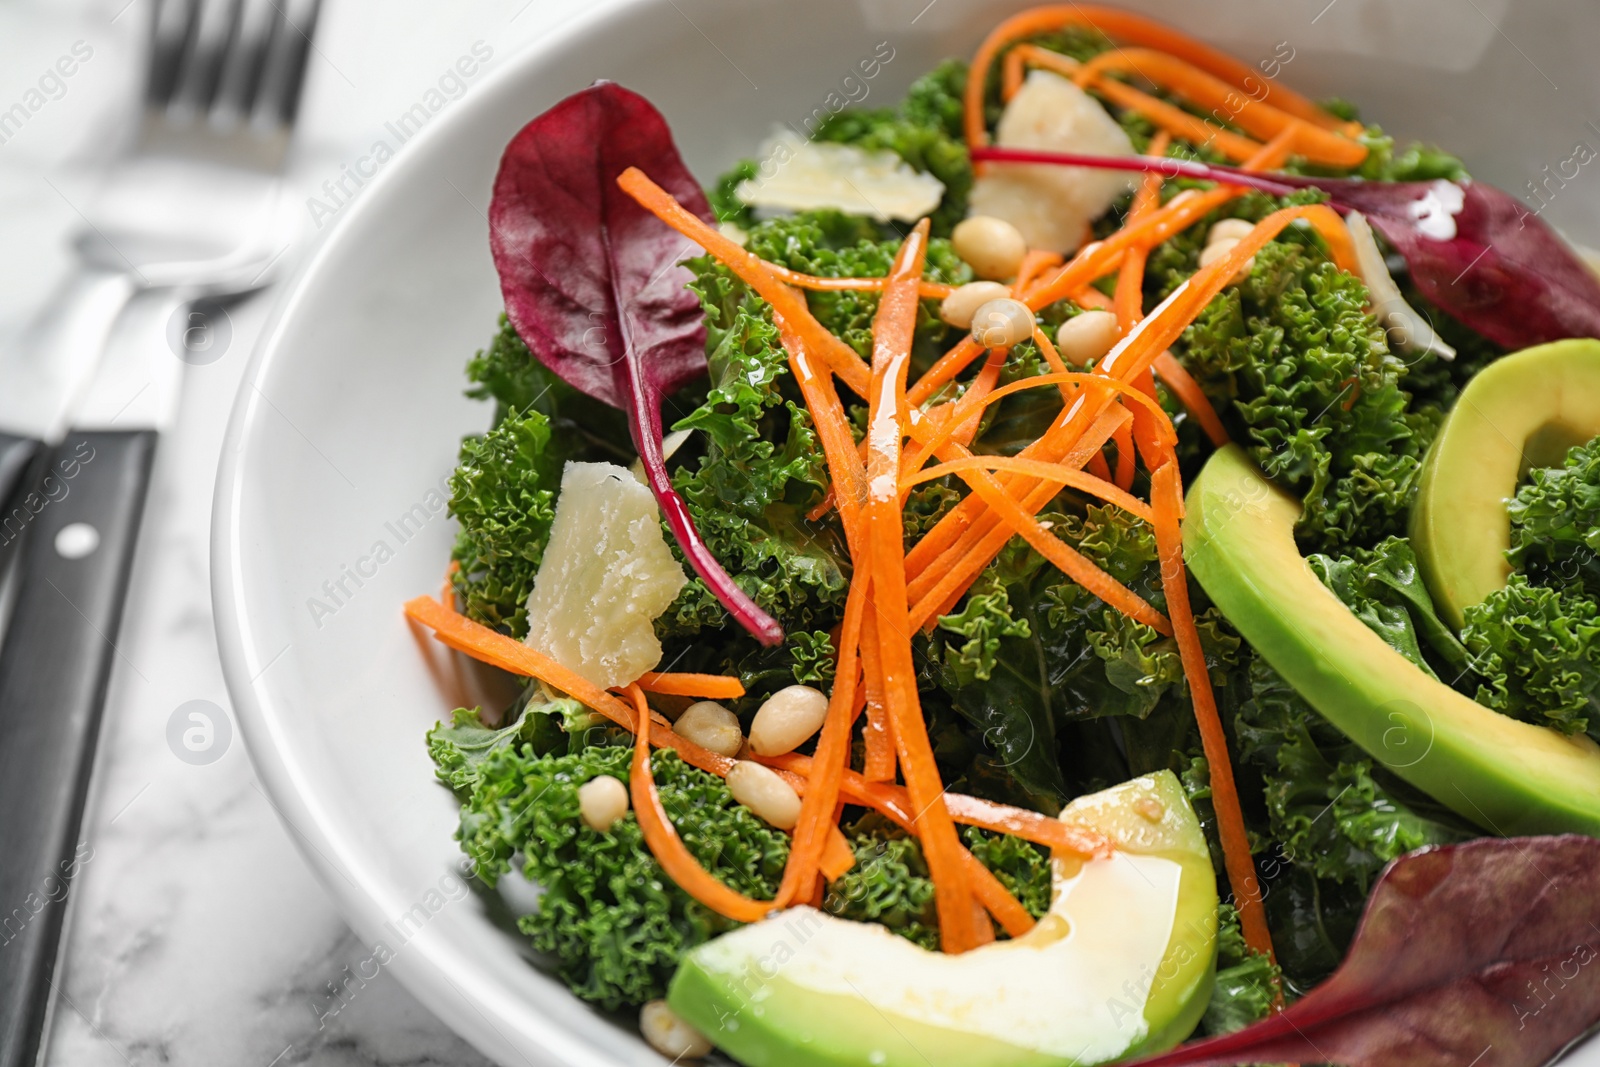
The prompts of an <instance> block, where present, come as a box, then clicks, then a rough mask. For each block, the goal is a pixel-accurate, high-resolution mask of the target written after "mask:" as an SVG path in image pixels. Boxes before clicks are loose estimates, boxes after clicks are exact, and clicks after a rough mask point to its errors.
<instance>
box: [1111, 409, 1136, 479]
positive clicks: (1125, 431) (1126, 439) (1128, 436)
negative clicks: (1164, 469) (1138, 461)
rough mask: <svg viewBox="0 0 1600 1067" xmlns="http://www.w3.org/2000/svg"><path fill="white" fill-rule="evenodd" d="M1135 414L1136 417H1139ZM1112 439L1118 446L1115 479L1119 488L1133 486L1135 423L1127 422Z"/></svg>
mask: <svg viewBox="0 0 1600 1067" xmlns="http://www.w3.org/2000/svg"><path fill="white" fill-rule="evenodd" d="M1138 417H1139V416H1138V415H1134V419H1138ZM1111 441H1112V443H1113V444H1115V445H1116V446H1117V466H1116V475H1115V481H1116V483H1117V488H1118V489H1123V490H1127V489H1132V488H1133V467H1134V464H1133V423H1132V422H1125V423H1123V424H1122V426H1121V427H1120V428H1118V430H1117V432H1116V433H1115V434H1113V435H1112V437H1111Z"/></svg>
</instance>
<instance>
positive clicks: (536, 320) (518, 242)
mask: <svg viewBox="0 0 1600 1067" xmlns="http://www.w3.org/2000/svg"><path fill="white" fill-rule="evenodd" d="M629 167H639V168H641V169H643V170H645V171H647V172H649V174H650V175H651V177H653V178H654V179H655V180H656V181H657V182H659V183H660V184H661V185H662V186H664V187H665V188H666V189H667V191H669V192H670V193H672V195H673V196H675V197H677V198H678V201H679V202H680V203H682V204H683V205H684V206H685V207H687V208H689V209H690V210H691V211H694V212H696V213H697V214H699V215H700V216H701V217H702V218H704V219H707V220H710V219H711V217H712V216H711V209H710V207H709V205H708V204H707V203H706V198H705V193H704V192H703V191H702V190H701V188H700V185H699V183H698V182H696V181H695V179H694V175H692V174H691V173H689V168H688V167H686V166H684V163H683V159H682V158H681V157H680V156H679V155H678V149H677V146H676V145H675V144H674V143H673V140H672V132H671V130H669V129H668V128H667V122H666V119H664V118H662V116H661V113H660V112H659V111H657V110H656V109H655V108H654V107H652V106H651V104H650V102H649V101H648V100H646V99H645V98H644V97H642V96H640V95H638V94H637V93H634V92H630V91H629V90H627V89H624V88H622V87H621V86H620V85H617V84H615V83H614V82H599V83H597V84H595V85H593V86H591V87H590V88H588V89H585V90H583V91H582V92H580V93H575V94H573V95H572V96H569V97H567V98H566V99H565V100H563V101H561V102H560V103H559V104H557V105H556V106H555V107H553V108H551V109H550V110H549V111H546V112H545V113H544V114H542V115H540V116H539V117H538V118H536V119H534V120H533V121H532V122H530V123H528V124H527V125H526V126H524V127H523V128H522V130H521V131H520V132H518V134H517V135H516V136H515V137H514V138H512V140H511V143H510V144H509V145H507V146H506V151H505V155H504V156H503V157H502V158H501V160H500V172H499V174H498V175H497V176H496V177H495V183H494V198H493V200H492V201H491V203H490V205H489V245H490V249H491V250H492V252H493V254H494V263H495V268H496V269H497V270H498V271H499V272H500V290H501V293H502V294H503V296H504V297H505V304H506V314H507V315H508V316H509V317H510V319H511V324H512V325H513V326H515V327H516V330H517V333H518V334H519V335H520V336H521V337H522V339H523V340H524V341H526V342H527V344H528V348H529V349H530V350H532V352H533V353H534V355H535V356H536V357H537V358H538V359H539V361H540V362H541V363H543V364H544V365H545V366H546V367H549V368H550V370H551V371H553V372H554V373H555V374H556V375H558V376H559V377H560V378H561V379H562V380H563V381H565V382H567V383H568V384H569V385H571V386H573V387H574V388H576V389H579V390H581V391H582V392H585V393H587V394H589V395H590V396H592V397H594V398H596V399H597V400H601V401H604V402H605V403H607V404H610V405H612V406H613V407H617V408H621V409H622V410H624V411H626V412H627V413H628V422H629V425H630V426H631V428H632V431H633V443H634V447H636V448H637V449H638V450H639V457H640V459H641V461H642V463H643V466H644V470H645V474H646V477H647V478H648V480H649V482H650V489H651V491H652V492H654V493H655V497H656V501H657V502H658V503H659V504H660V505H661V511H662V514H664V515H665V516H666V519H667V524H668V526H670V527H671V529H672V532H673V534H674V535H675V536H676V537H677V539H678V543H679V545H681V546H682V547H683V551H684V555H685V556H687V557H688V559H689V563H690V565H691V566H693V567H694V569H695V571H696V573H698V574H699V575H700V577H701V578H702V579H703V580H704V581H705V583H706V585H707V586H708V587H709V588H710V589H711V591H712V592H713V593H714V594H715V595H716V597H717V599H718V600H720V601H721V602H722V604H723V606H724V607H726V608H727V609H728V611H729V612H730V613H731V614H732V615H733V617H734V618H735V619H737V620H738V621H739V623H740V624H741V625H743V626H744V627H745V629H747V630H749V631H750V632H751V633H752V634H754V635H755V636H756V637H757V638H759V639H760V640H761V641H763V642H764V643H766V644H776V643H778V642H779V641H781V640H783V630H782V628H781V627H780V626H779V625H778V623H777V621H776V620H775V619H773V618H772V617H771V616H770V615H768V614H767V613H766V612H765V611H762V610H761V608H760V607H759V606H757V605H756V603H755V601H754V600H752V599H751V598H750V597H749V595H748V594H746V593H745V592H744V590H742V589H740V588H739V587H738V585H736V584H735V583H734V581H733V579H732V578H730V577H729V576H728V574H727V572H726V571H724V570H723V569H722V566H721V565H720V564H719V563H718V562H717V561H716V559H715V558H714V557H713V556H712V555H711V551H710V550H709V549H708V548H707V547H706V545H705V542H704V541H702V540H701V539H700V535H699V534H698V533H697V532H696V530H695V528H694V523H693V521H692V520H691V519H690V517H689V509H688V506H687V505H686V504H685V503H684V501H683V498H682V497H680V496H679V495H678V493H677V491H676V490H674V489H673V488H672V481H671V478H670V477H669V475H668V474H667V465H666V459H665V457H664V456H663V455H662V441H661V436H662V435H661V401H662V398H663V397H665V396H666V395H668V394H670V393H672V392H673V391H674V390H676V389H678V388H680V387H681V386H683V385H685V384H686V383H688V382H690V381H692V380H694V379H695V378H698V377H700V376H701V375H703V374H705V373H706V355H705V345H706V333H705V324H704V321H703V319H702V316H701V311H700V301H699V300H698V298H696V297H695V295H694V294H693V293H692V292H690V291H689V290H688V289H686V288H684V286H685V284H686V283H687V282H688V281H689V280H690V274H689V271H688V270H687V269H686V268H685V267H683V266H681V265H680V264H681V261H682V260H683V259H684V258H685V257H687V256H691V255H695V254H697V253H698V252H699V251H700V250H699V249H698V248H696V247H695V246H694V245H693V244H691V243H689V242H687V241H685V240H684V239H683V238H682V237H680V236H679V235H678V234H676V233H674V232H673V231H672V230H670V229H668V228H667V227H666V226H665V225H664V224H663V223H662V222H661V221H660V220H658V219H657V218H656V217H655V216H654V215H651V214H650V213H649V212H648V211H645V210H644V209H643V208H642V207H640V206H639V205H638V203H637V202H636V201H634V199H633V198H632V197H630V196H628V195H627V194H626V193H624V192H623V191H622V190H620V189H618V188H617V184H616V178H617V175H619V174H621V173H622V172H623V171H624V170H626V169H628V168H629Z"/></svg>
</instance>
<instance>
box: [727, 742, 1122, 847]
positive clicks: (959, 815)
mask: <svg viewBox="0 0 1600 1067" xmlns="http://www.w3.org/2000/svg"><path fill="white" fill-rule="evenodd" d="M751 758H752V759H754V760H756V762H758V763H764V764H766V765H767V766H769V767H771V768H772V769H773V770H776V771H780V772H787V773H788V774H791V775H794V776H795V778H796V779H801V780H803V779H808V778H809V777H810V775H811V765H812V761H811V757H810V756H803V755H800V754H799V753H797V752H790V753H788V754H786V755H782V756H753V757H751ZM840 792H841V794H842V795H843V796H844V797H845V798H846V799H847V800H849V801H850V802H851V803H852V804H860V805H862V806H864V807H872V808H875V809H877V810H879V811H883V812H885V813H886V814H891V817H893V815H892V811H896V810H897V811H901V812H904V813H906V816H907V818H909V813H910V812H911V811H912V810H913V809H912V808H911V806H910V804H911V802H910V799H909V797H908V794H907V793H906V788H905V787H904V786H900V785H892V784H890V783H888V782H869V781H867V780H866V779H865V778H864V777H862V776H861V775H860V774H858V773H857V772H855V771H846V772H845V773H844V777H843V778H842V779H841V780H840ZM945 802H946V804H947V805H948V806H949V809H950V813H951V816H952V817H953V818H954V819H955V820H956V821H957V822H959V823H961V824H962V825H963V826H976V827H978V828H979V829H980V830H990V831H992V832H994V833H997V834H1007V835H1009V836H1011V837H1020V838H1022V839H1023V840H1024V841H1032V842H1033V843H1034V844H1036V845H1043V846H1045V847H1046V848H1051V849H1059V850H1060V851H1062V852H1066V853H1070V854H1072V855H1074V856H1082V857H1084V858H1088V857H1091V856H1109V855H1111V853H1112V851H1113V846H1112V843H1111V840H1110V839H1109V838H1107V837H1106V836H1105V835H1104V834H1101V833H1098V832H1096V831H1094V830H1089V829H1086V828H1085V827H1082V826H1076V825H1074V824H1072V823H1065V822H1062V821H1061V820H1060V819H1052V818H1051V817H1050V816H1048V815H1041V814H1039V813H1038V812H1036V811H1029V810H1028V809H1027V808H1018V807H1013V806H1012V805H1010V804H1000V803H997V802H995V801H992V800H983V799H982V798H980V797H974V796H968V795H966V794H965V793H946V794H945Z"/></svg>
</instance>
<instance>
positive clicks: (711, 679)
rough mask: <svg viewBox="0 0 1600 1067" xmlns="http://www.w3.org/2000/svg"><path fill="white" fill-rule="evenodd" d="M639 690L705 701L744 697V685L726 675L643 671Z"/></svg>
mask: <svg viewBox="0 0 1600 1067" xmlns="http://www.w3.org/2000/svg"><path fill="white" fill-rule="evenodd" d="M638 685H639V688H640V689H643V690H644V691H645V692H646V693H661V694H664V695H667V696H677V697H701V698H703V699H706V700H738V699H739V698H740V697H742V696H744V683H743V682H741V681H739V679H737V678H734V677H732V676H730V675H726V674H669V673H657V672H655V671H645V672H644V673H643V674H641V675H640V676H639V682H638Z"/></svg>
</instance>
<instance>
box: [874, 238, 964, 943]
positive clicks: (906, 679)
mask: <svg viewBox="0 0 1600 1067" xmlns="http://www.w3.org/2000/svg"><path fill="white" fill-rule="evenodd" d="M928 227H929V223H928V220H926V219H924V220H923V221H922V222H920V223H918V224H917V227H916V228H915V229H914V230H912V232H911V233H910V234H909V235H908V236H907V237H906V239H905V241H904V242H903V243H902V244H901V247H900V251H899V252H898V253H897V254H896V256H895V262H894V265H893V267H892V268H891V269H890V272H889V282H888V284H887V285H886V286H885V287H884V290H883V298H882V299H881V300H880V301H879V303H878V312H877V314H876V315H875V316H874V318H873V323H872V337H873V342H872V380H871V391H870V392H869V393H867V400H868V412H867V441H868V443H869V449H868V460H867V505H866V509H865V519H866V521H865V523H864V526H865V532H866V542H867V555H868V559H869V560H870V565H871V567H872V578H873V594H872V602H873V603H872V606H873V609H874V610H875V612H876V623H877V629H878V634H877V636H878V638H879V641H878V652H879V662H880V665H881V670H882V673H883V681H884V699H885V702H886V703H887V705H888V708H889V721H890V723H891V726H892V728H893V730H894V735H895V745H896V748H897V749H898V750H899V756H900V767H901V771H902V773H903V774H904V775H905V779H906V788H907V792H908V795H909V796H910V798H911V802H912V806H913V809H914V810H915V811H916V813H917V814H916V818H915V826H916V830H917V836H918V839H919V840H920V841H921V843H922V853H923V858H924V859H925V860H926V861H927V864H928V874H929V877H930V880H931V881H932V882H933V891H934V906H935V909H936V910H937V912H938V916H939V941H940V944H941V946H942V947H943V948H944V950H945V951H946V952H950V953H960V952H965V951H966V950H967V949H969V948H971V947H973V945H974V944H975V943H976V941H975V936H974V932H973V923H972V909H971V901H972V893H971V886H970V883H969V881H968V879H967V871H966V868H965V867H964V866H963V865H962V864H961V861H960V858H959V857H960V850H961V847H962V846H961V841H960V838H959V837H957V835H956V829H955V823H954V822H952V821H951V820H950V815H949V812H948V811H947V810H946V808H945V802H944V784H943V783H942V782H941V781H940V777H939V768H938V766H937V765H936V764H935V763H934V758H933V745H932V744H931V742H930V741H929V740H928V733H927V726H926V724H925V723H924V721H923V718H922V701H921V697H920V694H919V693H918V692H917V671H916V664H915V663H914V662H913V660H912V657H911V631H910V628H909V626H907V624H906V598H905V548H904V532H903V526H902V523H903V518H902V513H901V509H900V494H899V475H900V450H901V441H902V436H903V434H904V433H905V430H906V420H907V410H906V372H907V370H908V369H909V366H910V362H911V342H912V339H913V336H914V333H915V330H916V325H917V310H918V304H917V290H916V285H917V280H918V279H919V278H920V277H921V276H922V264H923V260H924V257H925V256H926V254H927V242H928Z"/></svg>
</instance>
